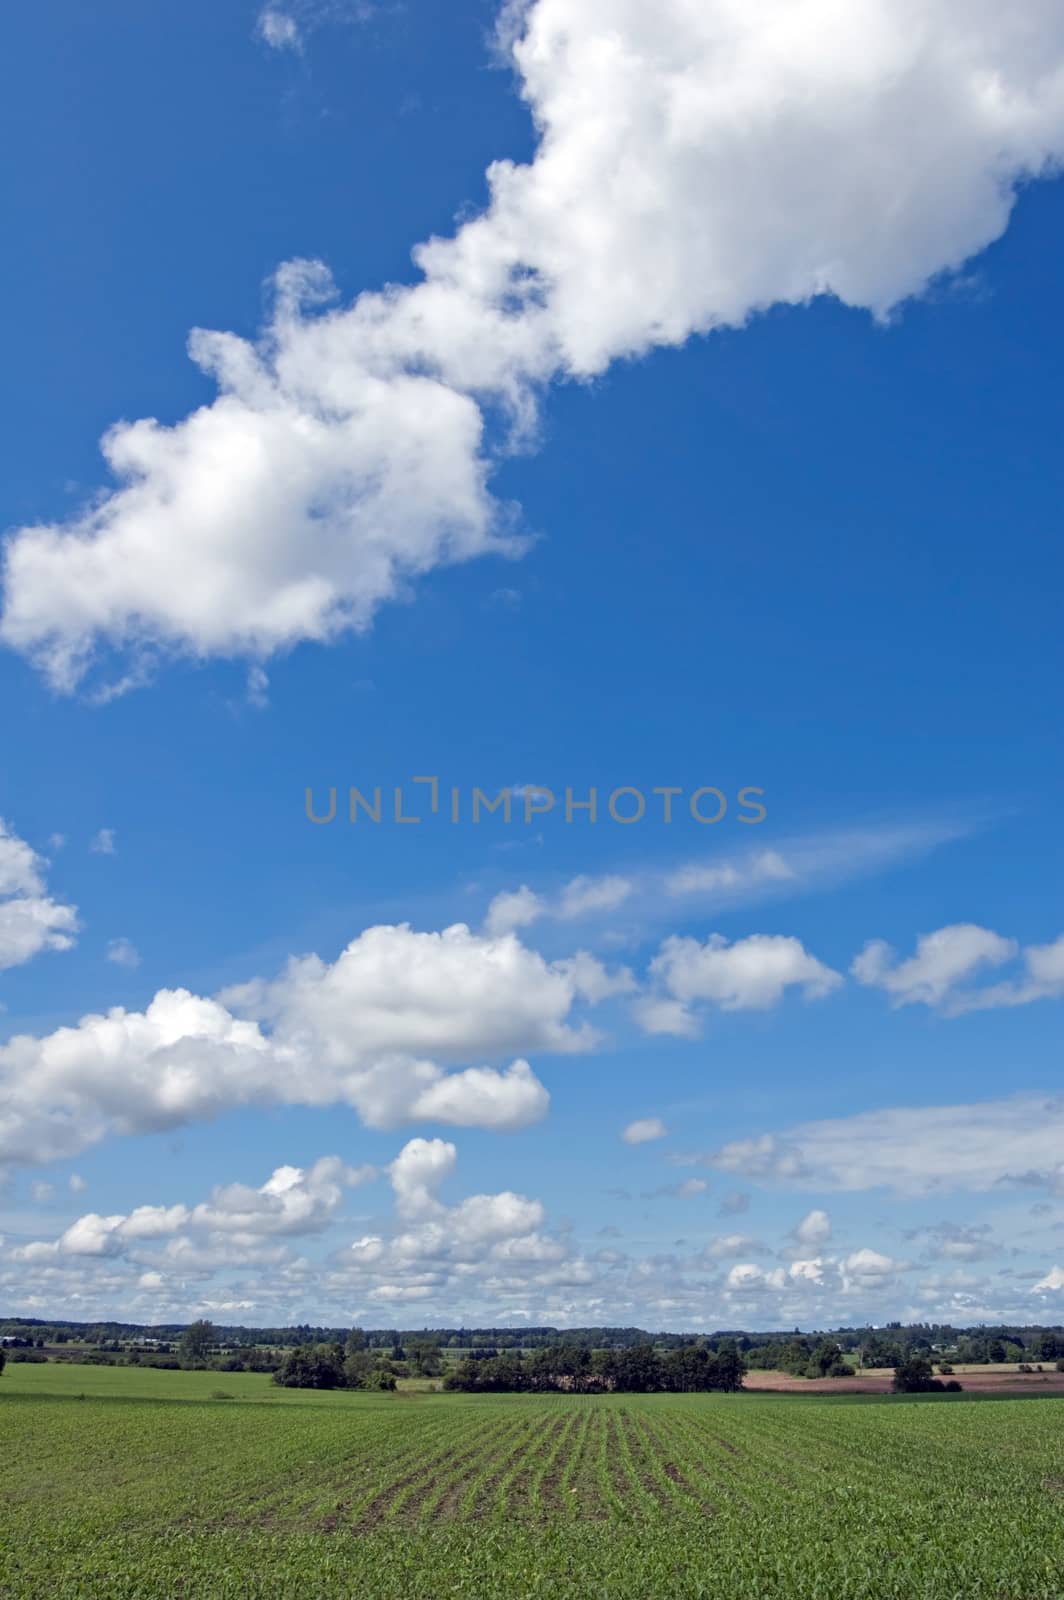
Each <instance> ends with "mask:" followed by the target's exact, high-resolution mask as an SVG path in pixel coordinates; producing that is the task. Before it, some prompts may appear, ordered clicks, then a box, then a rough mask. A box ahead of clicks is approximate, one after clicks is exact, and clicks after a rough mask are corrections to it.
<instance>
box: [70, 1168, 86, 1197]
mask: <svg viewBox="0 0 1064 1600" xmlns="http://www.w3.org/2000/svg"><path fill="white" fill-rule="evenodd" d="M67 1185H68V1187H69V1189H70V1192H71V1194H84V1193H85V1190H86V1189H87V1188H88V1187H89V1186H88V1184H87V1183H86V1181H85V1179H84V1178H83V1177H82V1176H81V1174H80V1173H78V1172H72V1173H71V1174H70V1177H69V1178H68V1179H67Z"/></svg>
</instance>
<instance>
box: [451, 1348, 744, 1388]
mask: <svg viewBox="0 0 1064 1600" xmlns="http://www.w3.org/2000/svg"><path fill="white" fill-rule="evenodd" d="M443 1386H444V1388H445V1389H461V1390H464V1391H466V1392H469V1393H500V1392H505V1393H507V1394H517V1393H530V1394H543V1393H549V1392H552V1391H553V1392H557V1393H567V1394H596V1393H601V1392H603V1391H618V1392H622V1393H626V1394H654V1393H659V1392H661V1393H668V1394H697V1393H701V1392H706V1391H708V1390H724V1391H734V1390H736V1389H741V1388H742V1386H743V1358H742V1356H741V1355H740V1353H739V1350H738V1347H737V1346H736V1345H735V1343H734V1342H733V1341H726V1342H725V1343H724V1344H722V1345H721V1347H720V1348H719V1349H717V1350H711V1349H710V1348H709V1346H708V1344H706V1343H705V1342H702V1341H699V1342H697V1343H693V1344H688V1345H684V1346H681V1347H679V1348H677V1349H675V1350H667V1351H665V1352H663V1353H659V1352H658V1351H657V1350H655V1348H654V1346H653V1345H651V1344H641V1345H634V1346H632V1347H631V1348H629V1349H620V1350H592V1349H591V1348H590V1346H588V1345H569V1344H565V1345H553V1346H552V1345H546V1346H543V1347H542V1348H541V1349H538V1350H532V1351H530V1352H529V1353H528V1354H527V1355H522V1353H521V1352H520V1351H505V1352H503V1353H501V1354H497V1355H484V1356H475V1355H471V1356H467V1357H466V1359H465V1360H464V1361H460V1362H459V1363H458V1365H457V1366H456V1367H455V1368H454V1370H453V1371H451V1372H449V1373H448V1374H447V1377H446V1378H445V1379H444V1384H443Z"/></svg>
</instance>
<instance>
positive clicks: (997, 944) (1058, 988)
mask: <svg viewBox="0 0 1064 1600" xmlns="http://www.w3.org/2000/svg"><path fill="white" fill-rule="evenodd" d="M1021 954H1022V960H1023V965H1024V968H1025V976H1024V977H1023V978H1019V979H1010V980H1008V981H1006V982H1003V983H995V984H985V985H983V986H982V987H975V988H972V987H967V988H966V987H964V985H965V984H967V983H968V981H969V980H970V979H971V978H973V977H975V975H976V974H977V973H979V972H982V971H985V969H986V968H988V967H1001V966H1003V965H1004V964H1005V963H1006V962H1008V961H1012V960H1014V959H1015V958H1016V957H1017V956H1019V955H1021ZM850 971H851V972H852V974H853V976H854V977H855V978H856V979H857V981H858V982H859V983H863V984H866V985H868V986H869V987H871V988H877V989H884V990H885V991H886V992H887V994H889V995H890V996H891V999H892V1000H893V1003H894V1004H895V1005H896V1006H907V1005H914V1004H920V1005H926V1006H937V1007H939V1008H941V1009H942V1010H943V1011H945V1012H946V1014H947V1015H950V1016H957V1015H959V1014H960V1013H962V1012H966V1011H989V1010H992V1009H993V1008H995V1007H998V1006H1018V1005H1028V1004H1030V1002H1031V1001H1032V1000H1046V999H1054V998H1058V997H1059V996H1061V995H1064V934H1062V935H1061V937H1060V938H1059V939H1057V940H1055V941H1054V942H1053V943H1052V944H1045V945H1028V946H1027V947H1026V948H1025V949H1024V950H1023V951H1022V952H1021V950H1020V946H1019V945H1018V944H1017V942H1016V940H1015V939H1006V938H1003V937H1002V936H1001V935H1000V934H998V933H994V932H992V931H991V930H990V929H989V928H981V927H979V926H978V925H977V924H975V923H956V924H954V925H953V926H951V927H947V928H939V929H938V930H937V931H936V932H935V933H927V934H922V935H921V937H920V938H919V939H918V940H917V942H916V951H915V954H913V955H912V956H910V957H909V958H908V959H907V960H904V961H899V960H898V959H897V956H896V954H895V952H894V951H893V950H892V949H891V947H890V945H888V944H886V943H885V942H884V941H883V940H882V939H874V940H872V941H871V942H870V943H869V944H866V945H865V947H864V949H863V950H862V951H861V954H860V955H859V956H858V957H857V959H856V960H855V961H854V963H853V966H852V967H851V969H850Z"/></svg>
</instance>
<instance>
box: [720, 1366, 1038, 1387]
mask: <svg viewBox="0 0 1064 1600" xmlns="http://www.w3.org/2000/svg"><path fill="white" fill-rule="evenodd" d="M935 1376H936V1377H938V1369H937V1367H936V1369H935ZM952 1376H953V1377H954V1378H956V1379H957V1381H958V1383H960V1384H962V1385H963V1387H964V1388H965V1389H966V1390H969V1391H971V1392H977V1393H984V1394H985V1393H986V1392H988V1391H989V1392H992V1393H994V1394H1044V1395H1050V1394H1064V1372H1057V1371H1056V1370H1055V1369H1054V1368H1053V1367H1052V1365H1047V1366H1044V1367H1043V1370H1042V1371H1041V1372H1018V1371H1017V1369H1016V1366H1015V1364H1014V1363H1012V1362H1003V1363H1002V1364H1001V1365H1000V1366H993V1367H976V1366H965V1365H963V1364H962V1363H961V1364H958V1365H957V1366H955V1367H954V1369H953V1373H952ZM893 1377H894V1373H893V1370H892V1369H891V1368H890V1367H870V1368H869V1369H868V1371H867V1372H865V1371H862V1372H855V1373H852V1374H851V1375H850V1376H849V1377H847V1378H792V1377H791V1376H790V1374H789V1373H786V1372H769V1371H765V1372H748V1373H747V1374H746V1379H745V1387H746V1388H747V1389H768V1390H772V1391H775V1392H777V1393H781V1394H888V1393H889V1392H890V1385H891V1381H892V1379H893Z"/></svg>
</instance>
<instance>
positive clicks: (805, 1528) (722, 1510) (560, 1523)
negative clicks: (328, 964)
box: [0, 1364, 1064, 1600]
mask: <svg viewBox="0 0 1064 1600" xmlns="http://www.w3.org/2000/svg"><path fill="white" fill-rule="evenodd" d="M212 1395H218V1396H219V1398H211V1396H212ZM222 1395H224V1396H226V1398H221V1397H220V1396H222ZM0 1446H2V1448H0V1519H2V1527H0V1594H2V1595H3V1596H4V1597H5V1600H15V1597H18V1600H29V1597H32V1600H38V1597H43V1596H53V1595H54V1596H58V1597H60V1600H66V1597H70V1596H90V1595H91V1596H99V1597H101V1600H103V1597H105V1596H106V1597H108V1600H110V1597H113V1600H129V1597H133V1596H137V1597H141V1596H144V1597H148V1596H150V1597H156V1596H171V1595H172V1596H182V1597H207V1596H211V1597H214V1596H219V1597H233V1600H237V1597H240V1600H243V1597H252V1600H255V1597H262V1600H265V1597H269V1600H275V1597H276V1600H287V1597H292V1600H295V1597H297V1596H298V1597H300V1600H317V1597H333V1596H351V1597H353V1600H354V1597H362V1596H369V1597H376V1596H388V1597H396V1600H399V1597H403V1600H406V1597H412V1600H421V1597H424V1600H429V1597H432V1600H436V1597H443V1596H449V1595H456V1596H457V1595H460V1596H468V1597H474V1596H475V1597H478V1600H479V1597H494V1596H498V1597H500V1600H501V1597H507V1600H519V1597H524V1596H552V1595H571V1596H574V1597H577V1596H593V1595H607V1596H624V1597H632V1600H636V1597H658V1596H660V1597H662V1600H683V1597H687V1596H705V1597H707V1600H709V1597H713V1600H758V1597H761V1596H770V1597H772V1596H779V1597H784V1596H786V1597H791V1596H794V1597H802V1600H805V1597H808V1600H814V1597H815V1600H858V1597H862V1600H866V1597H867V1600H873V1597H874V1600H922V1597H934V1600H983V1597H986V1600H991V1597H993V1600H1050V1597H1052V1600H1059V1597H1060V1596H1061V1595H1062V1594H1064V1402H1061V1401H1058V1400H1054V1399H1031V1400H1027V1399H1019V1400H994V1401H970V1400H966V1399H965V1398H964V1397H963V1396H961V1397H958V1398H956V1399H953V1398H945V1399H938V1398H934V1397H930V1398H923V1399H915V1400H910V1399H902V1398H898V1399H885V1400H880V1399H871V1400H870V1399H865V1398H860V1399H845V1398H842V1397H840V1398H824V1397H820V1396H818V1397H809V1398H803V1397H790V1396H773V1395H754V1394H739V1395H690V1396H683V1395H660V1396H659V1395H638V1396H598V1397H580V1398H577V1397H568V1396H564V1395H553V1396H542V1397H539V1396H524V1395H515V1396H466V1395H448V1394H432V1393H424V1392H421V1393H417V1392H415V1393H409V1394H401V1393H400V1394H391V1395H386V1394H382V1395H379V1396H378V1395H370V1394H359V1393H348V1392H339V1393H313V1392H308V1391H305V1390H284V1389H278V1388H275V1387H273V1386H271V1384H270V1383H269V1381H268V1380H267V1379H266V1378H264V1377H262V1376H259V1375H252V1374H241V1373H238V1374H220V1373H213V1372H205V1373H191V1372H190V1373H185V1372H155V1371H151V1370H148V1369H135V1368H134V1369H129V1368H119V1367H88V1366H86V1367H81V1366H57V1365H47V1366H31V1365H14V1364H12V1365H9V1366H8V1368H7V1370H6V1371H5V1372H4V1374H3V1377H2V1378H0Z"/></svg>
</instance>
